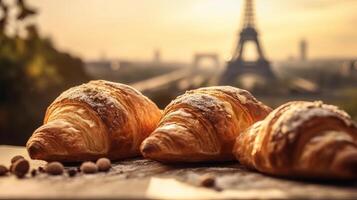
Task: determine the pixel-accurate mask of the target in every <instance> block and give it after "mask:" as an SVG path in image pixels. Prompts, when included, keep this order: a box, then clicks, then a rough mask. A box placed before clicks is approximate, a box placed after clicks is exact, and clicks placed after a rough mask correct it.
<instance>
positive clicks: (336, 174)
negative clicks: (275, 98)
mask: <svg viewBox="0 0 357 200" xmlns="http://www.w3.org/2000/svg"><path fill="white" fill-rule="evenodd" d="M233 151H234V154H235V156H236V158H237V159H238V160H239V161H240V162H241V163H242V164H244V165H247V166H249V167H250V168H253V169H256V170H258V171H261V172H264V173H267V174H272V175H278V176H286V177H302V178H353V177H357V128H356V125H355V124H354V123H353V121H352V120H351V118H350V117H349V116H348V114H346V113H345V112H344V111H341V110H339V109H338V108H337V107H335V106H331V105H326V104H323V103H322V102H290V103H287V104H285V105H282V106H280V107H279V108H277V109H276V110H274V111H273V112H271V113H270V114H269V115H268V116H267V117H266V119H265V120H263V121H260V122H257V123H256V124H254V125H253V126H252V127H251V128H249V129H247V130H246V131H244V132H243V133H242V134H240V135H239V137H238V138H237V140H236V144H235V146H234V150H233Z"/></svg>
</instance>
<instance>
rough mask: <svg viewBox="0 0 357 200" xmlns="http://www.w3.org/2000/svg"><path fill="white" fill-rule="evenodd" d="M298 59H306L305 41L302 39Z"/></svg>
mask: <svg viewBox="0 0 357 200" xmlns="http://www.w3.org/2000/svg"><path fill="white" fill-rule="evenodd" d="M300 60H301V61H306V60H307V42H306V40H304V39H302V40H301V41H300Z"/></svg>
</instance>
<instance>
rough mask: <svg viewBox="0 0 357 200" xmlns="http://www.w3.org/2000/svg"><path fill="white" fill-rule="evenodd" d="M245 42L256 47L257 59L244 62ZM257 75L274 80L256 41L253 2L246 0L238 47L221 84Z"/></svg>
mask: <svg viewBox="0 0 357 200" xmlns="http://www.w3.org/2000/svg"><path fill="white" fill-rule="evenodd" d="M247 42H253V43H254V44H255V46H256V50H257V54H258V59H257V60H256V61H245V60H244V57H243V52H244V47H245V45H246V44H247ZM248 73H252V74H258V75H260V76H262V77H264V78H266V79H274V77H275V76H274V74H273V71H272V70H271V67H270V63H269V61H268V60H267V59H266V58H265V56H264V53H263V50H262V47H261V44H260V42H259V40H258V32H257V31H256V28H255V10H254V2H253V0H246V1H245V6H244V15H243V28H242V30H241V32H240V34H239V41H238V45H237V46H236V48H235V51H234V53H233V55H232V57H231V60H230V61H229V62H228V64H227V67H226V69H225V72H224V73H223V75H222V77H221V80H220V83H221V84H225V85H227V84H234V83H235V82H236V79H237V78H238V77H240V76H241V75H244V74H248Z"/></svg>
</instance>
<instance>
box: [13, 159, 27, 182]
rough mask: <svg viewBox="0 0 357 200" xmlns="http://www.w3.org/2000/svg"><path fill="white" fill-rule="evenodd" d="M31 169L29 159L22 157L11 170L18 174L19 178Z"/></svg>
mask: <svg viewBox="0 0 357 200" xmlns="http://www.w3.org/2000/svg"><path fill="white" fill-rule="evenodd" d="M29 169H30V163H29V161H27V160H25V159H23V158H20V159H18V160H17V161H15V162H14V163H13V165H12V167H11V171H12V173H13V174H15V175H16V176H17V178H23V177H24V176H25V175H26V174H27V172H29Z"/></svg>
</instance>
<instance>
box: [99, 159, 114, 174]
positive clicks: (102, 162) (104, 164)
mask: <svg viewBox="0 0 357 200" xmlns="http://www.w3.org/2000/svg"><path fill="white" fill-rule="evenodd" d="M96 164H97V167H98V171H102V172H107V171H109V169H110V168H111V167H112V163H111V162H110V160H109V159H108V158H100V159H98V160H97V162H96Z"/></svg>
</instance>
